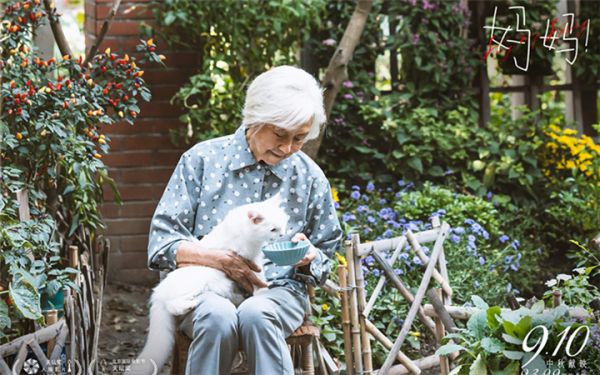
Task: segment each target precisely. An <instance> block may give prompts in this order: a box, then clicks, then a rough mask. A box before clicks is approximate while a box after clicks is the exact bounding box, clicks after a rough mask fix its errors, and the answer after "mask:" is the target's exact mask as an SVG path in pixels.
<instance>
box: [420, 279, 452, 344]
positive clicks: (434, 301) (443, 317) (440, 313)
mask: <svg viewBox="0 0 600 375" xmlns="http://www.w3.org/2000/svg"><path fill="white" fill-rule="evenodd" d="M426 294H427V298H429V301H430V302H431V305H432V306H433V308H434V310H435V313H436V315H437V317H438V320H439V321H440V322H441V323H442V324H443V327H445V329H446V331H448V332H454V330H456V324H454V320H452V317H451V316H450V314H448V311H447V310H446V307H445V306H444V304H443V303H442V300H441V299H440V297H439V295H440V294H439V293H438V292H437V290H436V289H435V288H431V289H429V290H428V291H427V293H426ZM436 327H437V324H436ZM443 336H444V333H443V332H442V337H443Z"/></svg>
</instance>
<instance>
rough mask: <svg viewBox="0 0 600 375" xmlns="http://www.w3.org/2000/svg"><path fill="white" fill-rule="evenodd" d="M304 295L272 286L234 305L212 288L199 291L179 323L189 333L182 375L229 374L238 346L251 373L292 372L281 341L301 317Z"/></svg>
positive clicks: (295, 326) (288, 357) (286, 349)
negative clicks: (184, 374) (195, 303)
mask: <svg viewBox="0 0 600 375" xmlns="http://www.w3.org/2000/svg"><path fill="white" fill-rule="evenodd" d="M307 304H308V301H307V298H306V296H305V295H302V294H299V293H298V292H296V291H294V290H291V289H289V288H285V287H275V288H272V289H268V290H265V291H262V292H260V293H258V294H257V295H256V296H252V297H250V298H248V299H246V300H245V301H244V302H242V304H240V305H239V306H238V307H237V308H236V307H235V306H234V305H233V304H232V303H231V302H230V301H229V300H228V299H225V298H223V297H220V296H218V295H216V294H214V293H205V294H203V295H202V298H201V300H200V303H199V304H198V306H197V307H196V309H195V310H194V311H193V312H191V313H189V314H188V315H187V316H186V318H185V319H184V320H183V322H182V324H181V329H182V330H183V331H184V333H186V334H187V335H188V336H189V337H190V338H192V344H191V345H190V349H189V353H188V360H187V367H186V370H185V373H186V374H187V375H202V374H207V375H216V374H219V375H229V374H230V373H231V367H232V364H233V361H234V359H235V356H236V354H237V352H238V351H239V350H243V351H244V352H245V354H246V357H247V359H248V367H249V369H250V372H251V373H252V374H261V375H262V374H277V375H279V374H282V375H283V374H290V375H293V374H294V368H293V365H292V358H291V356H290V352H289V350H288V347H287V344H286V342H285V339H286V337H288V336H289V335H290V334H292V332H294V330H296V328H298V327H299V326H300V325H301V324H302V322H303V320H304V313H305V311H306V309H307V307H308V306H307Z"/></svg>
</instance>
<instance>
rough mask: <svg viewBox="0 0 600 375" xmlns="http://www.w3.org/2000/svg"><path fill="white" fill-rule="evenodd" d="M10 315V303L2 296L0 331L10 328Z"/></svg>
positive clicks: (0, 303)
mask: <svg viewBox="0 0 600 375" xmlns="http://www.w3.org/2000/svg"><path fill="white" fill-rule="evenodd" d="M10 323H11V322H10V316H9V315H8V305H7V304H6V302H4V299H2V298H0V331H2V330H3V329H4V328H6V327H9V328H10Z"/></svg>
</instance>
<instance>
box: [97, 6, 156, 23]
mask: <svg viewBox="0 0 600 375" xmlns="http://www.w3.org/2000/svg"><path fill="white" fill-rule="evenodd" d="M133 6H135V9H132V7H133ZM111 9H112V6H110V5H98V6H96V18H97V19H99V20H103V19H105V18H106V17H108V13H109V12H110V10H111ZM151 18H154V17H153V15H152V9H151V8H150V7H149V6H147V5H146V4H142V5H139V4H127V5H121V6H120V7H119V10H118V11H117V14H116V15H115V18H114V19H117V20H119V19H151Z"/></svg>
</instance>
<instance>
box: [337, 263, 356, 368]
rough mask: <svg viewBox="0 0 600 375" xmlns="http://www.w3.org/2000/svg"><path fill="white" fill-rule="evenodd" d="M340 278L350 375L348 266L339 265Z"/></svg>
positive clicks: (347, 366) (345, 347) (350, 341)
mask: <svg viewBox="0 0 600 375" xmlns="http://www.w3.org/2000/svg"><path fill="white" fill-rule="evenodd" d="M338 279H339V281H340V288H341V289H342V291H341V300H342V331H343V333H344V356H345V359H346V372H347V373H348V375H354V367H353V363H354V361H353V358H352V333H351V331H350V329H351V328H350V308H349V306H348V290H346V287H347V286H348V283H347V280H348V273H347V271H346V266H344V265H341V264H340V265H339V267H338Z"/></svg>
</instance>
